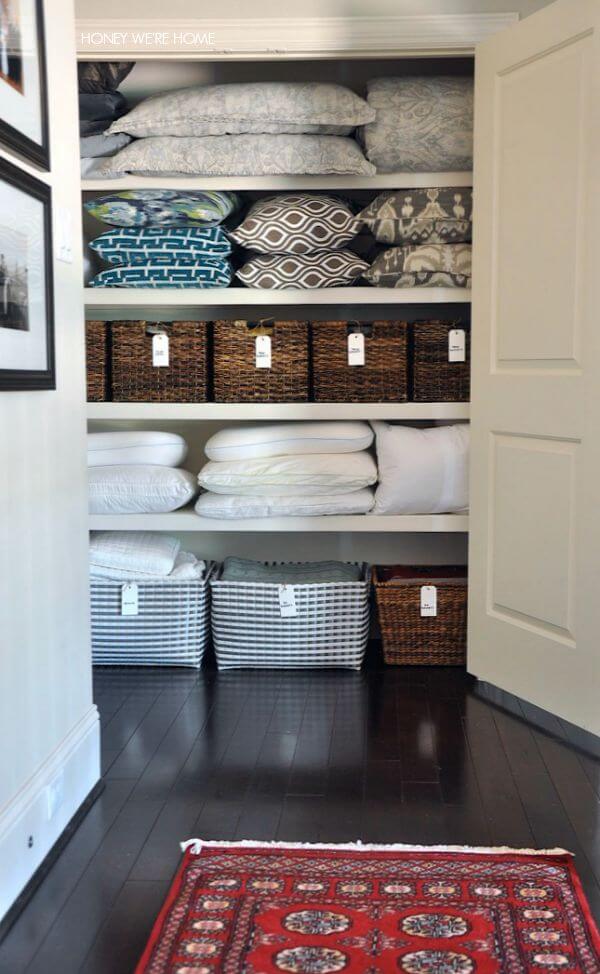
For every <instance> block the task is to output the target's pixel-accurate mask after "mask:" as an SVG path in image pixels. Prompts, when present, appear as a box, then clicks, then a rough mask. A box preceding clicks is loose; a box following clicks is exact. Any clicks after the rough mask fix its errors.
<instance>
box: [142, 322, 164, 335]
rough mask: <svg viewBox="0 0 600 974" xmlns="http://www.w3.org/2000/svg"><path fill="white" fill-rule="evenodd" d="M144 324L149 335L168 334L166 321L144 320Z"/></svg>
mask: <svg viewBox="0 0 600 974" xmlns="http://www.w3.org/2000/svg"><path fill="white" fill-rule="evenodd" d="M141 324H142V325H145V326H146V334H147V335H168V334H169V332H168V328H167V323H166V322H164V321H142V322H141Z"/></svg>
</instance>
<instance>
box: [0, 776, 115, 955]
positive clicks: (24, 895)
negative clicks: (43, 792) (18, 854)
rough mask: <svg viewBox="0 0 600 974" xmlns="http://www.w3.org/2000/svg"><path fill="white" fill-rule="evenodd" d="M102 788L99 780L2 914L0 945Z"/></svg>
mask: <svg viewBox="0 0 600 974" xmlns="http://www.w3.org/2000/svg"><path fill="white" fill-rule="evenodd" d="M104 788H105V784H104V779H103V778H100V780H99V781H97V782H96V784H95V785H94V787H93V788H92V790H91V791H90V792H89V794H88V795H87V797H86V798H85V799H84V800H83V802H82V803H81V805H80V806H79V808H78V809H77V811H76V812H75V814H74V815H73V817H72V818H71V820H70V821H69V822H68V824H67V826H66V828H64V829H63V831H62V832H61V834H60V835H59V837H58V839H57V840H56V842H55V843H54V845H53V846H52V848H51V849H50V851H49V852H48V853H47V854H46V856H44V858H43V859H42V861H41V863H40V864H39V866H38V867H37V869H36V871H35V872H34V874H33V876H32V877H31V879H30V880H29V882H28V883H27V885H26V886H25V887H24V888H23V889H22V890H21V892H20V893H19V895H18V896H17V898H16V900H15V902H14V903H13V905H12V906H11V907H10V908H9V909H8V911H7V913H5V914H4V916H3V918H2V920H0V944H1V943H2V941H3V940H4V938H5V937H6V935H7V933H8V931H9V930H10V928H11V927H12V926H13V924H14V923H15V921H16V920H17V919H18V917H19V915H20V914H21V913H22V912H23V910H24V909H25V907H26V906H27V904H28V903H29V901H30V900H31V898H32V897H33V896H34V894H35V893H36V892H37V890H38V888H39V887H40V886H41V884H42V883H43V881H44V879H45V878H46V876H47V875H48V873H49V872H50V870H51V869H52V866H53V865H54V863H55V862H56V860H57V859H58V857H59V856H60V854H61V853H62V852H63V850H64V849H65V848H66V846H67V845H68V844H69V842H70V841H71V839H72V837H73V835H74V834H75V832H76V831H77V829H78V828H79V826H80V825H81V823H82V822H83V820H84V818H85V817H86V815H87V813H88V812H89V810H90V808H91V807H92V805H93V804H94V802H95V801H96V800H97V799H98V798H99V797H100V795H101V794H102V792H103V791H104Z"/></svg>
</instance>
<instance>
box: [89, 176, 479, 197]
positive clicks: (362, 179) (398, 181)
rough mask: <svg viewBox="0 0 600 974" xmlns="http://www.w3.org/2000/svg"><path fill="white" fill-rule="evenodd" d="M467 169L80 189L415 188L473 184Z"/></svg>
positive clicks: (109, 183)
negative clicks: (461, 170)
mask: <svg viewBox="0 0 600 974" xmlns="http://www.w3.org/2000/svg"><path fill="white" fill-rule="evenodd" d="M472 185H473V173H470V172H392V173H379V174H377V175H375V176H166V177H165V178H164V179H158V178H157V177H156V176H123V178H119V179H83V180H82V181H81V189H82V191H83V192H91V193H96V192H102V193H105V192H111V193H118V192H119V191H122V190H127V189H185V190H189V191H191V190H202V189H212V190H221V189H229V190H246V191H248V192H251V191H259V190H267V191H269V192H284V191H285V190H288V191H289V190H298V189H308V190H316V189H331V190H343V189H345V190H348V189H366V190H375V191H376V190H379V189H398V188H399V187H402V189H416V188H418V187H428V186H472Z"/></svg>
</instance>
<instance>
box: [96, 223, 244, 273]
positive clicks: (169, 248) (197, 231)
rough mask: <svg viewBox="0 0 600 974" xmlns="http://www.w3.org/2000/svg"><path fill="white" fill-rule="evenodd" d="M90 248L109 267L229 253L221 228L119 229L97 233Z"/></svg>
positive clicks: (229, 249) (155, 263)
mask: <svg viewBox="0 0 600 974" xmlns="http://www.w3.org/2000/svg"><path fill="white" fill-rule="evenodd" d="M90 247H91V248H92V250H94V251H95V252H96V253H97V254H98V256H99V257H101V258H102V260H105V261H107V262H108V263H109V264H154V265H158V264H169V265H171V264H172V263H173V261H174V260H197V259H198V258H202V257H209V258H211V257H228V256H229V254H230V253H231V242H230V240H229V239H228V237H227V234H226V233H225V231H224V230H223V229H222V227H118V228H116V229H114V230H106V231H105V232H104V233H102V234H100V236H99V237H96V239H95V240H92V241H91V243H90Z"/></svg>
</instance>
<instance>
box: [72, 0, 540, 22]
mask: <svg viewBox="0 0 600 974" xmlns="http://www.w3.org/2000/svg"><path fill="white" fill-rule="evenodd" d="M549 2H550V0H512V2H511V0H294V2H290V0H288V2H287V3H285V4H282V3H281V0H250V2H249V0H218V2H216V0H215V2H210V0H202V2H201V3H198V0H169V3H168V5H166V4H165V0H76V2H75V7H76V10H77V16H78V17H90V18H92V17H102V18H110V17H114V18H119V17H123V18H127V19H129V18H132V17H136V16H138V15H139V17H140V18H141V17H142V16H145V17H155V18H158V19H165V17H166V16H168V17H187V18H194V19H195V18H198V19H202V17H203V16H205V17H207V18H211V19H212V18H215V17H216V18H218V17H231V18H234V17H240V18H246V17H378V16H380V17H383V16H401V15H402V14H417V13H418V14H431V13H445V14H454V13H504V12H507V11H510V12H516V13H519V14H520V15H521V16H522V17H527V16H528V15H529V14H531V13H533V12H534V11H535V10H539V9H540V8H541V7H545V6H547V5H548V3H549Z"/></svg>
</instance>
